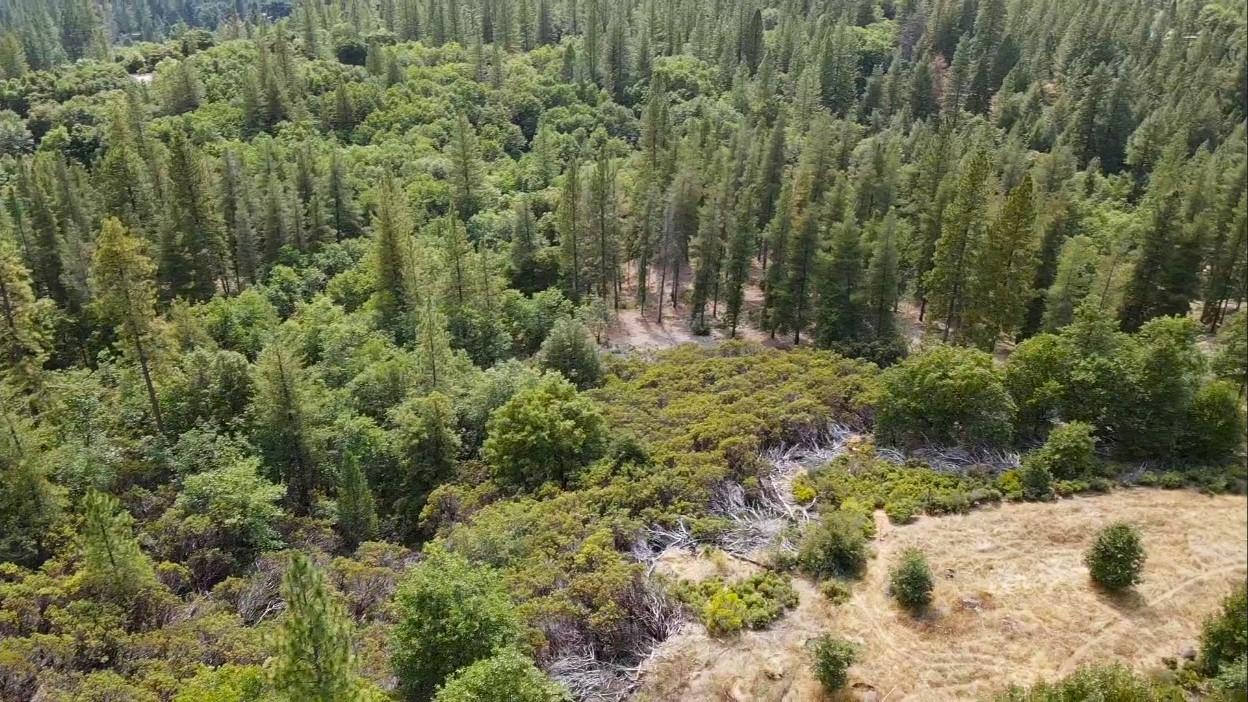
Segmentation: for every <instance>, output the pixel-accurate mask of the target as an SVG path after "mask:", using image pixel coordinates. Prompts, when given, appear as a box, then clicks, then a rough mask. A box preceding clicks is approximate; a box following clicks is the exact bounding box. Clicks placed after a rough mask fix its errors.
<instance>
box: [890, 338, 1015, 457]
mask: <svg viewBox="0 0 1248 702" xmlns="http://www.w3.org/2000/svg"><path fill="white" fill-rule="evenodd" d="M1014 413H1015V406H1014V401H1013V400H1012V399H1011V398H1010V395H1009V394H1008V393H1007V392H1006V391H1005V387H1004V386H1003V385H1002V383H1001V372H1000V371H999V370H998V369H997V368H996V367H995V366H994V364H993V360H992V356H990V355H988V354H986V353H984V352H983V351H978V350H975V349H968V348H962V347H956V346H937V347H934V348H932V349H930V350H927V351H924V352H923V353H920V354H918V355H916V356H911V357H910V358H907V359H906V360H905V361H902V362H901V363H899V364H897V365H895V366H893V367H891V368H889V369H888V370H886V371H884V372H883V373H881V374H880V391H879V393H878V395H877V406H876V415H875V418H876V434H877V435H878V436H879V437H881V438H883V439H884V440H886V441H890V442H902V443H906V442H910V443H915V442H922V441H936V442H941V443H956V444H986V445H994V446H999V445H1002V444H1004V443H1006V442H1008V441H1009V440H1010V436H1011V434H1012V433H1013V425H1014Z"/></svg>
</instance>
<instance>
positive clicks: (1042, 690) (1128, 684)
mask: <svg viewBox="0 0 1248 702" xmlns="http://www.w3.org/2000/svg"><path fill="white" fill-rule="evenodd" d="M1183 699H1186V697H1185V696H1184V695H1183V693H1182V691H1181V690H1179V689H1177V688H1175V687H1174V686H1171V685H1164V684H1158V683H1154V682H1152V681H1150V680H1147V679H1145V678H1142V677H1140V676H1138V675H1136V674H1135V673H1133V672H1132V671H1131V670H1130V669H1129V668H1126V667H1124V666H1121V665H1112V666H1097V667H1092V668H1083V669H1080V670H1078V671H1076V672H1074V673H1073V674H1071V675H1070V676H1069V677H1066V678H1063V679H1061V680H1058V681H1056V682H1042V683H1037V684H1035V685H1033V686H1032V687H1030V688H1023V687H1012V688H1010V690H1009V691H1008V692H1005V693H1003V694H1001V695H998V696H997V697H996V698H995V702H1083V701H1085V700H1088V701H1090V700H1104V701H1105V702H1111V701H1112V702H1175V701H1176V700H1183Z"/></svg>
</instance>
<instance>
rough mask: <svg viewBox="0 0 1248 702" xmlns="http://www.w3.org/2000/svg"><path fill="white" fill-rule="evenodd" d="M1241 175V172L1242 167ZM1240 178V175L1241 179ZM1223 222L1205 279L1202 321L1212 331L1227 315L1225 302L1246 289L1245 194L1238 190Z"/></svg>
mask: <svg viewBox="0 0 1248 702" xmlns="http://www.w3.org/2000/svg"><path fill="white" fill-rule="evenodd" d="M1239 173H1240V175H1241V176H1243V175H1244V170H1243V169H1242V168H1241V169H1240V171H1239ZM1241 180H1242V179H1241ZM1230 215H1231V216H1230V218H1229V219H1228V220H1226V226H1224V227H1219V231H1218V233H1217V238H1216V240H1215V243H1214V246H1213V247H1212V248H1211V251H1210V252H1209V255H1208V261H1209V273H1208V276H1207V278H1206V281H1205V287H1204V295H1203V299H1204V301H1205V308H1204V312H1203V314H1202V315H1201V321H1202V322H1204V323H1205V324H1208V325H1209V329H1210V330H1211V331H1217V328H1218V326H1219V325H1220V324H1221V323H1222V321H1223V320H1224V319H1225V317H1226V313H1227V306H1228V304H1229V303H1230V302H1231V300H1232V299H1234V298H1236V297H1237V296H1238V292H1237V291H1242V290H1244V289H1245V283H1246V282H1248V281H1246V280H1245V272H1246V271H1248V195H1245V194H1241V195H1240V198H1239V203H1238V204H1237V205H1236V206H1235V209H1234V210H1232V211H1231V213H1230Z"/></svg>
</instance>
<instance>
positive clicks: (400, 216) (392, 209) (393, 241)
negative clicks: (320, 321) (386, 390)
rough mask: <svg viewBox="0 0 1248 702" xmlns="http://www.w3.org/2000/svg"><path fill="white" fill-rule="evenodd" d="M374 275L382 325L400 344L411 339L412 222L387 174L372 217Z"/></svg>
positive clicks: (375, 303)
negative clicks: (410, 276)
mask: <svg viewBox="0 0 1248 702" xmlns="http://www.w3.org/2000/svg"><path fill="white" fill-rule="evenodd" d="M372 229H373V274H374V278H375V280H376V285H377V287H376V288H375V289H374V292H373V306H374V309H376V311H377V316H378V318H379V324H380V325H381V326H382V327H383V328H385V329H388V330H389V331H390V333H391V334H393V335H394V337H395V338H396V339H397V340H399V341H400V342H402V341H404V340H406V339H407V338H409V332H408V329H409V327H410V324H411V316H410V312H411V308H410V295H409V287H408V286H409V284H410V282H409V280H408V273H409V271H410V270H411V268H410V267H411V263H412V262H411V261H409V260H408V240H409V239H410V237H411V218H410V215H409V214H408V208H407V203H406V196H405V195H404V193H403V192H402V191H401V190H400V189H399V187H398V184H397V183H395V181H394V178H393V177H392V176H391V175H389V174H386V176H385V177H384V178H383V179H382V181H381V191H380V193H379V197H378V199H377V210H376V212H374V214H373V226H372Z"/></svg>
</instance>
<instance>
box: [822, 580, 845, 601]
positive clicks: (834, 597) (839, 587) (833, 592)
mask: <svg viewBox="0 0 1248 702" xmlns="http://www.w3.org/2000/svg"><path fill="white" fill-rule="evenodd" d="M819 593H820V594H822V595H823V596H824V597H826V598H827V599H828V601H829V602H831V603H832V604H836V605H839V604H845V603H846V602H848V601H849V598H850V596H851V595H853V593H852V592H851V591H850V589H849V586H848V585H846V584H845V583H844V582H842V581H840V580H836V579H835V578H834V579H831V580H824V581H823V582H821V583H819Z"/></svg>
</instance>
